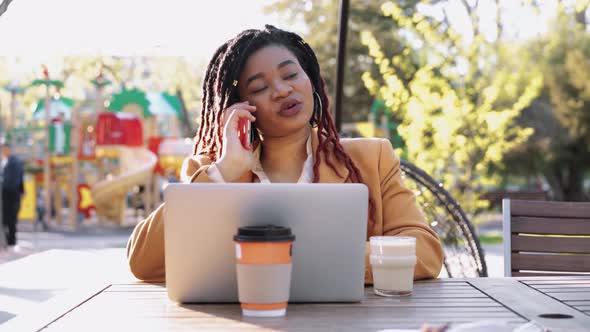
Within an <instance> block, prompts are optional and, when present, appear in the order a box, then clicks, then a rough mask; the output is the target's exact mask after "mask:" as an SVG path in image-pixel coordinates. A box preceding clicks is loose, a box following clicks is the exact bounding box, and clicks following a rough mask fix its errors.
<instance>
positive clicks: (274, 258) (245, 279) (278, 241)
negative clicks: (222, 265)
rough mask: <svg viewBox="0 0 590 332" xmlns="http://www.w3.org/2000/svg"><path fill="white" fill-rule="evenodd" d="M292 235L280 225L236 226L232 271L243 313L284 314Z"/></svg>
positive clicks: (289, 271) (266, 315)
mask: <svg viewBox="0 0 590 332" xmlns="http://www.w3.org/2000/svg"><path fill="white" fill-rule="evenodd" d="M294 240H295V236H294V235H292V234H291V229H289V228H287V227H280V226H273V225H267V226H247V227H241V228H239V229H238V234H237V235H236V236H234V241H235V245H236V273H237V279H238V298H239V300H240V304H241V307H242V314H243V315H244V316H254V317H278V316H284V315H285V313H286V310H287V302H288V301H289V290H290V287H291V269H292V263H291V256H292V249H293V242H294Z"/></svg>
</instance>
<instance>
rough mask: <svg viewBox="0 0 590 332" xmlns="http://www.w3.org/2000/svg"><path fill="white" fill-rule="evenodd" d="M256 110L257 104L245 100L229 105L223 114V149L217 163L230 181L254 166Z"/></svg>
mask: <svg viewBox="0 0 590 332" xmlns="http://www.w3.org/2000/svg"><path fill="white" fill-rule="evenodd" d="M255 112H256V106H254V105H250V104H249V103H248V102H243V103H237V104H234V105H232V106H230V107H228V108H227V109H226V110H225V111H224V112H223V114H222V119H223V122H224V128H223V151H222V153H221V158H220V159H218V160H217V162H216V164H217V167H218V168H219V170H220V171H221V173H222V175H223V177H224V179H225V180H226V181H228V182H231V181H233V180H235V179H237V178H239V176H241V175H242V174H243V173H244V172H245V171H247V170H249V169H250V168H251V167H252V166H253V163H254V158H253V155H252V150H253V148H252V142H253V141H252V137H254V135H253V134H254V133H253V132H254V131H255V129H254V128H253V127H254V122H255V121H256V117H254V115H253V114H252V113H255Z"/></svg>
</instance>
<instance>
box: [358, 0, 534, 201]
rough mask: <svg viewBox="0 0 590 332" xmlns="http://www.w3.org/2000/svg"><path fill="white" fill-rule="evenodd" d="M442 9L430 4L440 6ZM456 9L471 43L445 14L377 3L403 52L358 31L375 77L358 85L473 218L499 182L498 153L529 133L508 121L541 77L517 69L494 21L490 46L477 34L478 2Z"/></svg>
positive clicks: (515, 52)
mask: <svg viewBox="0 0 590 332" xmlns="http://www.w3.org/2000/svg"><path fill="white" fill-rule="evenodd" d="M427 2H430V3H433V1H424V3H423V4H422V6H432V4H430V5H428V4H426V3H427ZM447 3H448V2H447V1H442V0H441V1H436V4H437V5H439V6H441V5H442V6H443V8H444V5H445V4H447ZM462 4H463V6H464V10H465V12H466V13H467V15H468V17H469V18H470V23H471V31H473V33H472V39H471V40H467V38H466V36H465V35H460V34H458V33H457V32H456V31H454V29H453V28H452V26H451V23H450V20H449V18H448V16H447V15H446V12H444V14H445V15H444V16H443V18H442V19H440V18H439V19H437V18H436V17H435V16H428V15H425V14H423V13H422V11H420V10H418V9H417V8H416V7H415V8H402V7H400V6H399V5H398V4H397V3H395V2H393V1H388V2H386V3H384V4H383V6H382V7H381V9H382V11H383V13H384V16H387V17H389V18H390V19H391V20H392V21H393V24H392V25H393V26H398V27H399V35H400V36H402V37H403V38H402V39H401V45H403V50H402V52H401V54H393V56H392V55H391V54H387V53H386V52H384V50H383V49H382V47H381V45H382V43H380V42H379V41H378V39H377V38H376V37H375V35H374V34H373V33H372V32H370V31H364V32H363V33H362V42H363V44H364V45H366V46H367V47H368V49H369V54H370V56H371V57H372V58H373V59H374V61H375V63H376V64H378V65H379V69H380V75H379V76H377V77H375V76H374V75H372V74H371V73H370V72H365V73H364V74H363V81H364V82H365V85H366V86H367V88H368V89H369V91H371V93H373V94H374V95H376V96H379V97H380V98H382V99H383V100H385V102H386V104H387V105H388V106H389V107H390V108H391V110H392V111H393V112H395V113H396V115H397V116H398V117H399V118H401V119H402V124H401V125H400V126H399V132H400V134H401V136H402V137H403V139H404V141H405V142H406V149H407V150H406V153H407V156H408V159H409V160H410V161H411V162H413V163H415V164H416V165H417V166H419V167H420V168H422V169H424V170H425V171H426V172H427V173H429V174H430V175H432V176H433V177H434V178H436V179H440V180H441V182H442V185H444V186H445V188H446V189H447V190H449V191H450V192H451V193H452V194H453V196H454V197H455V198H456V199H457V200H458V201H459V202H460V204H461V205H462V206H463V207H464V209H465V210H466V211H468V212H469V213H476V212H478V211H479V209H481V208H484V207H486V206H487V202H486V201H484V200H482V199H480V195H481V194H482V193H483V192H484V191H485V190H486V189H487V188H489V187H490V186H493V185H496V184H497V183H498V182H499V181H500V174H501V173H500V170H502V168H503V158H504V154H505V153H506V152H508V151H511V150H512V149H514V148H516V147H518V146H519V145H520V144H522V143H523V142H525V141H526V139H527V138H528V137H529V136H530V135H531V134H532V132H533V130H532V129H530V128H522V127H519V126H516V125H514V123H513V120H514V119H515V118H516V117H517V116H518V115H519V114H520V111H521V110H522V109H523V108H525V107H526V106H528V105H529V104H530V103H531V101H532V100H533V99H534V98H535V97H536V96H537V94H538V92H539V90H540V88H541V85H542V76H541V73H540V72H538V71H535V70H531V69H529V68H527V67H526V66H522V63H523V62H525V63H526V62H527V61H528V59H526V58H524V59H523V58H522V56H520V53H519V51H520V47H519V46H518V45H515V44H513V43H508V42H504V41H502V40H501V38H500V33H501V31H502V29H501V28H502V26H501V20H497V21H496V22H498V26H497V32H496V37H495V38H493V39H491V40H490V39H489V38H486V37H485V36H484V34H483V32H482V31H481V30H480V29H479V18H478V17H477V15H476V13H477V1H475V2H468V1H463V2H462ZM423 8H424V7H423ZM496 14H497V15H500V11H499V10H498V11H496ZM386 54H387V55H386ZM399 152H401V151H399Z"/></svg>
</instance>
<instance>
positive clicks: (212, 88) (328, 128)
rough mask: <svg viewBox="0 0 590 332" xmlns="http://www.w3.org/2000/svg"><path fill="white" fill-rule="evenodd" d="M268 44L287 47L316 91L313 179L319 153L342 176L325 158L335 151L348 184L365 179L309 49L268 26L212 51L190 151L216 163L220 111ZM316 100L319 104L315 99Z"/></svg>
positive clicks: (296, 38)
mask: <svg viewBox="0 0 590 332" xmlns="http://www.w3.org/2000/svg"><path fill="white" fill-rule="evenodd" d="M269 45H278V46H282V47H285V48H287V49H288V50H289V51H290V52H291V53H293V55H295V57H297V60H298V61H299V64H300V65H301V67H302V68H303V70H304V71H305V73H306V74H307V76H308V77H309V79H310V81H311V84H312V87H313V90H314V91H315V92H316V93H317V94H316V93H314V111H313V115H312V117H311V119H310V124H311V125H312V126H313V127H317V135H318V142H319V144H318V148H317V151H316V153H315V156H314V165H313V171H314V177H313V182H314V183H317V182H319V181H320V177H319V171H318V169H319V165H320V160H321V158H322V156H323V158H324V160H325V162H326V163H327V164H328V165H329V166H330V167H331V168H332V169H333V170H334V172H336V174H337V175H338V176H340V177H344V175H343V174H340V173H339V172H338V170H337V169H336V167H335V166H334V164H333V162H332V160H331V159H330V158H329V157H328V156H329V155H330V151H333V154H334V156H335V157H336V159H337V161H338V162H341V163H343V164H344V165H345V166H346V168H347V169H348V176H347V178H346V179H345V181H346V182H352V183H363V179H362V176H361V174H360V171H359V169H358V168H357V167H356V165H355V164H354V162H353V161H352V159H351V158H350V156H349V155H348V154H347V153H346V151H344V148H343V147H342V145H341V144H340V137H339V135H338V131H337V129H336V125H335V124H334V120H333V118H332V115H331V114H330V112H329V111H328V109H329V100H328V94H327V92H326V84H325V82H324V79H323V78H322V76H321V74H320V65H319V63H318V60H317V57H316V55H315V53H314V51H313V50H312V49H311V47H310V46H309V45H308V44H307V43H306V42H305V41H304V40H303V39H302V38H301V37H300V36H298V35H297V34H295V33H292V32H288V31H285V30H281V29H278V28H275V27H274V26H272V25H266V26H265V29H263V30H256V29H250V30H245V31H243V32H241V33H240V34H239V35H237V36H236V37H234V38H233V39H230V40H228V41H227V42H225V43H224V44H223V45H221V46H220V47H219V48H218V49H217V50H216V51H215V53H214V54H213V57H212V59H211V61H210V62H209V65H208V66H207V70H206V72H205V77H204V80H203V98H202V108H201V125H200V126H199V130H198V132H197V135H196V137H195V145H194V148H193V154H194V155H200V156H204V157H207V158H209V159H210V160H211V161H213V162H214V161H216V160H217V159H218V157H220V155H219V154H220V153H221V151H222V148H223V140H222V138H223V134H222V133H223V123H222V120H221V116H222V113H223V110H225V109H227V108H228V107H229V106H231V105H233V104H235V103H238V102H240V98H239V95H238V89H237V87H236V86H235V84H234V82H235V81H237V80H238V79H239V76H240V73H241V72H242V70H243V68H244V65H245V64H246V60H247V59H248V58H249V56H250V55H252V54H253V53H254V52H256V51H257V50H260V49H261V48H263V47H266V46H269ZM318 97H319V98H320V100H319V102H318V101H317V100H316V99H317V98H318ZM369 209H370V216H371V218H370V223H371V225H373V223H374V220H373V219H374V218H373V215H374V210H375V204H374V201H373V199H372V198H369Z"/></svg>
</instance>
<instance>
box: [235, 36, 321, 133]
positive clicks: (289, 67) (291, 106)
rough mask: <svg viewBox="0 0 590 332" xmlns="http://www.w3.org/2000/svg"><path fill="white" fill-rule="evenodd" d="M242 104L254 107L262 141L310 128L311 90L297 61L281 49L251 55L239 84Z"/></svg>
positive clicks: (267, 47)
mask: <svg viewBox="0 0 590 332" xmlns="http://www.w3.org/2000/svg"><path fill="white" fill-rule="evenodd" d="M238 92H239V95H240V99H241V100H242V101H248V102H250V104H252V105H255V106H256V113H255V114H254V116H256V127H257V128H258V129H259V130H260V131H261V133H262V135H263V136H264V137H281V136H287V135H290V134H293V133H295V132H297V131H298V130H301V129H303V128H305V127H306V126H309V120H310V119H311V116H312V114H313V103H314V100H313V89H312V85H311V81H310V80H309V77H308V76H307V74H306V73H305V71H304V70H303V68H302V67H301V65H300V64H299V61H298V60H297V57H296V56H295V55H294V54H293V53H291V51H289V50H288V49H287V48H285V47H282V46H275V45H271V46H266V47H264V48H261V49H260V50H258V51H256V52H254V53H253V54H252V55H250V57H249V58H248V60H247V61H246V64H245V66H244V69H243V70H242V73H241V74H240V79H239V81H238Z"/></svg>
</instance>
